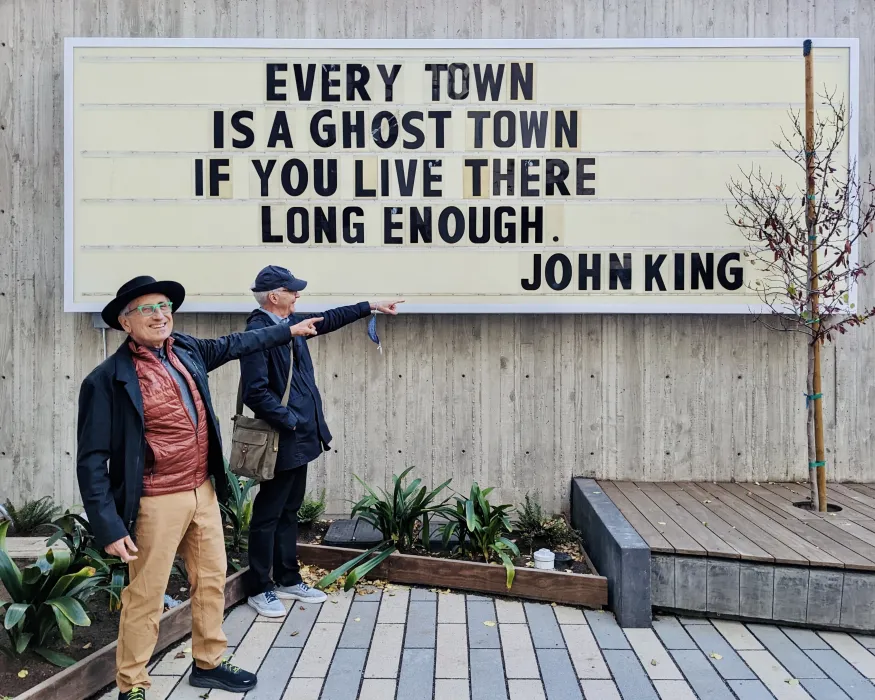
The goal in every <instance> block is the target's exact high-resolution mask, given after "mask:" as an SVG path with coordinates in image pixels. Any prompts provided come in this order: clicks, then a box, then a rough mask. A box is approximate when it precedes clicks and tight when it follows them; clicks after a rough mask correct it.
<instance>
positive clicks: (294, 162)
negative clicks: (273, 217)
mask: <svg viewBox="0 0 875 700" xmlns="http://www.w3.org/2000/svg"><path fill="white" fill-rule="evenodd" d="M292 170H294V171H295V180H296V182H295V184H292ZM308 181H309V174H308V173H307V166H306V164H305V163H304V161H302V160H300V159H299V158H290V159H289V160H287V161H286V162H285V163H284V164H283V169H282V172H281V173H280V182H282V185H283V189H284V190H285V192H286V194H287V195H289V197H300V196H301V195H302V194H304V190H306V189H307V182H308Z"/></svg>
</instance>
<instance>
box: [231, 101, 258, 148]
mask: <svg viewBox="0 0 875 700" xmlns="http://www.w3.org/2000/svg"><path fill="white" fill-rule="evenodd" d="M254 118H255V115H254V114H253V113H252V112H251V111H250V110H245V109H244V110H240V111H239V112H234V114H233V115H231V128H232V129H234V131H236V132H237V133H238V134H240V135H241V136H242V137H243V138H242V139H236V138H235V139H232V141H231V145H232V146H234V148H251V147H252V144H253V143H255V132H254V131H253V130H252V127H251V126H249V125H248V124H244V123H243V120H244V119H249V120H250V121H252V119H254Z"/></svg>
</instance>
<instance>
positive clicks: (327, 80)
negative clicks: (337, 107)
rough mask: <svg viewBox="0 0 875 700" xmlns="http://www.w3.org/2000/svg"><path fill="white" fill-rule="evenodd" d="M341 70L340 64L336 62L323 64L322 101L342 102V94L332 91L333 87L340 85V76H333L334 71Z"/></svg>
mask: <svg viewBox="0 0 875 700" xmlns="http://www.w3.org/2000/svg"><path fill="white" fill-rule="evenodd" d="M338 72H340V66H339V65H337V64H336V63H324V64H322V101H323V102H340V94H339V93H335V92H331V88H336V87H340V78H333V77H331V75H332V73H338Z"/></svg>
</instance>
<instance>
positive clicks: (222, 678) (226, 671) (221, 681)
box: [188, 659, 258, 693]
mask: <svg viewBox="0 0 875 700" xmlns="http://www.w3.org/2000/svg"><path fill="white" fill-rule="evenodd" d="M188 682H189V683H191V685H193V686H194V687H195V688H219V689H220V690H227V691H228V692H229V693H245V692H246V691H247V690H252V689H253V688H254V687H255V684H256V683H257V682H258V678H257V677H256V676H255V674H254V673H249V671H244V670H243V669H242V668H237V667H236V666H234V665H233V664H231V663H228V660H227V659H225V660H223V661H222V663H220V664H219V665H218V666H216V667H215V668H213V669H210V670H209V671H204V670H203V669H202V668H198V667H197V664H193V665H192V667H191V675H190V676H189V677H188Z"/></svg>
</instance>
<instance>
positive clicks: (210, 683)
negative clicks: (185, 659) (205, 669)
mask: <svg viewBox="0 0 875 700" xmlns="http://www.w3.org/2000/svg"><path fill="white" fill-rule="evenodd" d="M188 683H189V685H193V686H194V687H195V688H216V689H217V690H226V691H228V692H229V693H245V692H247V691H249V690H252V689H253V688H254V687H255V686H256V685H258V680H256V681H255V683H253V684H252V685H233V684H231V683H224V682H223V681H216V680H213V679H211V678H199V677H197V676H191V675H190V676H189V677H188Z"/></svg>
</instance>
